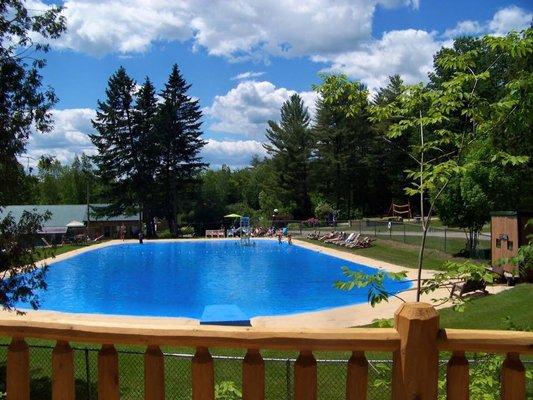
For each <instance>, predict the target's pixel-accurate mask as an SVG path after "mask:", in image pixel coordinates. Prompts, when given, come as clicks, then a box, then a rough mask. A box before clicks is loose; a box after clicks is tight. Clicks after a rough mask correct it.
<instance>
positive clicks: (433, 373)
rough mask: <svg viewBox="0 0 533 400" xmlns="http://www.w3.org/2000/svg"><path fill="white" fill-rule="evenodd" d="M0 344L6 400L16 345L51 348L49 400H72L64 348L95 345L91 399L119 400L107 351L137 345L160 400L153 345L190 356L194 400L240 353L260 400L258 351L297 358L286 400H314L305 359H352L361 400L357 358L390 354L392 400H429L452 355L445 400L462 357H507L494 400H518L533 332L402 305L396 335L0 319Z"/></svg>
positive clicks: (457, 388)
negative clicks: (346, 354)
mask: <svg viewBox="0 0 533 400" xmlns="http://www.w3.org/2000/svg"><path fill="white" fill-rule="evenodd" d="M0 335H2V336H10V337H12V341H11V344H10V345H9V348H8V355H7V377H6V379H7V397H8V400H28V399H29V390H30V389H29V388H30V373H29V351H28V345H27V344H26V342H25V338H41V339H52V340H55V341H56V345H55V348H54V350H53V352H52V371H53V374H52V396H53V399H54V400H59V399H61V400H70V399H74V357H73V350H72V348H71V347H70V345H69V342H90V343H99V344H101V345H102V347H101V349H100V351H99V353H98V399H99V400H118V399H119V398H120V393H119V367H118V354H117V351H116V350H115V347H114V345H117V344H126V345H128V344H129V345H143V346H146V352H145V356H144V384H145V399H148V400H162V399H164V398H165V377H164V360H163V353H162V352H161V350H160V346H180V347H194V348H196V353H195V355H194V357H193V359H192V381H191V385H192V393H193V399H194V400H213V399H214V385H215V374H214V364H213V359H212V357H211V354H210V353H209V348H242V349H247V353H246V356H245V357H244V360H243V365H242V391H243V399H245V400H262V399H264V398H265V366H264V361H263V359H262V357H261V353H260V350H261V349H278V350H297V351H299V356H298V358H297V360H296V362H295V364H294V399H295V400H313V399H316V398H317V364H316V360H315V358H314V356H313V351H322V350H326V351H351V352H352V356H351V357H350V359H349V360H348V363H347V381H346V399H348V400H355V399H366V398H367V397H366V396H367V384H368V362H367V359H366V357H365V352H368V351H385V352H392V353H393V360H394V365H393V373H392V382H391V387H392V393H393V400H413V399H418V400H435V399H437V384H438V360H439V352H442V351H446V352H451V353H452V356H451V358H450V361H449V362H448V366H447V387H446V391H447V398H448V399H449V400H465V399H468V385H469V366H468V361H467V359H466V357H465V352H467V351H475V352H488V353H503V354H506V358H505V361H504V362H503V365H502V369H501V398H502V399H505V400H524V399H525V398H526V380H525V379H526V378H525V369H524V366H523V364H522V362H521V361H520V356H519V355H520V354H533V333H528V332H510V331H509V332H508V331H481V330H480V331H474V330H459V329H439V316H438V313H437V311H436V310H435V309H434V308H433V307H432V306H430V305H428V304H425V303H407V304H405V305H403V306H402V307H400V309H398V311H397V312H396V315H395V328H390V329H377V328H376V329H372V328H369V329H364V328H354V329H339V330H320V331H314V330H301V331H283V330H278V331H272V330H268V331H266V330H261V329H255V328H236V327H235V328H234V327H231V328H230V327H209V326H200V327H194V328H190V327H187V328H171V327H168V324H167V325H165V326H164V327H161V328H157V329H156V328H154V327H146V326H145V327H143V326H138V327H136V326H127V325H124V324H122V325H118V324H117V325H112V324H109V323H105V324H104V323H102V324H89V323H88V324H79V323H77V324H69V323H67V322H53V321H45V320H36V319H35V318H32V320H31V321H26V320H24V319H23V318H22V319H21V318H6V317H4V318H1V317H0Z"/></svg>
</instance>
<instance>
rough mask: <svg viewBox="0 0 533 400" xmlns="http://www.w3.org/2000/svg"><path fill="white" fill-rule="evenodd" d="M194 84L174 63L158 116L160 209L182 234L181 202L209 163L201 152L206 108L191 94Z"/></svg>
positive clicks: (171, 226) (185, 198) (190, 195)
mask: <svg viewBox="0 0 533 400" xmlns="http://www.w3.org/2000/svg"><path fill="white" fill-rule="evenodd" d="M190 87H191V85H190V84H188V83H187V82H186V81H185V79H183V77H182V75H181V73H180V71H179V69H178V66H177V64H174V66H173V67H172V71H171V73H170V76H169V78H168V81H167V83H166V84H165V89H164V90H163V91H162V92H161V98H162V102H161V104H160V105H159V107H158V116H157V134H158V144H159V146H161V155H160V156H161V158H160V165H159V167H158V170H157V177H156V179H157V182H158V185H159V187H160V193H161V195H162V199H161V202H160V204H161V208H160V213H161V214H162V216H163V217H164V218H165V219H166V220H167V222H168V224H169V227H170V229H171V232H172V233H173V234H174V235H177V234H178V227H177V214H178V212H179V211H180V205H182V204H184V202H186V201H188V200H190V199H191V198H192V197H193V196H192V194H193V193H192V192H191V191H192V189H193V188H194V187H195V186H196V184H197V183H198V174H199V172H200V171H201V169H202V168H204V167H205V166H206V165H207V164H205V163H203V162H202V161H201V158H200V156H199V152H200V150H201V149H202V147H203V146H204V145H205V142H204V141H203V140H202V138H201V135H202V131H201V129H200V127H201V125H202V122H201V121H200V119H201V117H202V112H201V110H200V105H199V103H198V100H195V99H193V98H191V96H189V95H188V94H187V91H188V90H189V89H190Z"/></svg>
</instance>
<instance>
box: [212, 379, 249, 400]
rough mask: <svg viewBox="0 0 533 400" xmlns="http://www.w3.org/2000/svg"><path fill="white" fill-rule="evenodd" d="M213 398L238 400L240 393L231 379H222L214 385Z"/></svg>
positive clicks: (240, 396)
mask: <svg viewBox="0 0 533 400" xmlns="http://www.w3.org/2000/svg"><path fill="white" fill-rule="evenodd" d="M215 399H217V400H240V399H242V393H241V391H240V390H239V389H238V388H237V385H236V384H235V383H234V382H232V381H223V382H219V383H217V384H216V385H215Z"/></svg>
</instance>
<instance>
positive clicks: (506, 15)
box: [488, 6, 533, 35]
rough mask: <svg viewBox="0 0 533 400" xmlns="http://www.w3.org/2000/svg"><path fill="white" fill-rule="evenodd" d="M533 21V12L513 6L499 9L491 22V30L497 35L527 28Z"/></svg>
mask: <svg viewBox="0 0 533 400" xmlns="http://www.w3.org/2000/svg"><path fill="white" fill-rule="evenodd" d="M532 22H533V13H531V12H527V11H526V10H523V9H521V8H520V7H516V6H511V7H506V8H503V9H501V10H499V11H498V12H497V13H496V14H494V17H493V18H492V20H491V21H490V22H489V24H488V26H489V30H490V32H491V33H494V34H496V35H505V34H506V33H507V32H509V31H512V30H521V29H525V28H527V27H528V26H529V25H531V23H532Z"/></svg>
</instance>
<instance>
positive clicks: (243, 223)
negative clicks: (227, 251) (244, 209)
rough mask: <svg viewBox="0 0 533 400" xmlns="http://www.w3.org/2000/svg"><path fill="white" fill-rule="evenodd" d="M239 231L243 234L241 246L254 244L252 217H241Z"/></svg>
mask: <svg viewBox="0 0 533 400" xmlns="http://www.w3.org/2000/svg"><path fill="white" fill-rule="evenodd" d="M239 230H240V233H241V245H243V246H250V245H251V244H252V242H251V241H250V238H251V236H252V229H251V227H250V217H241V220H240V226H239Z"/></svg>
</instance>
